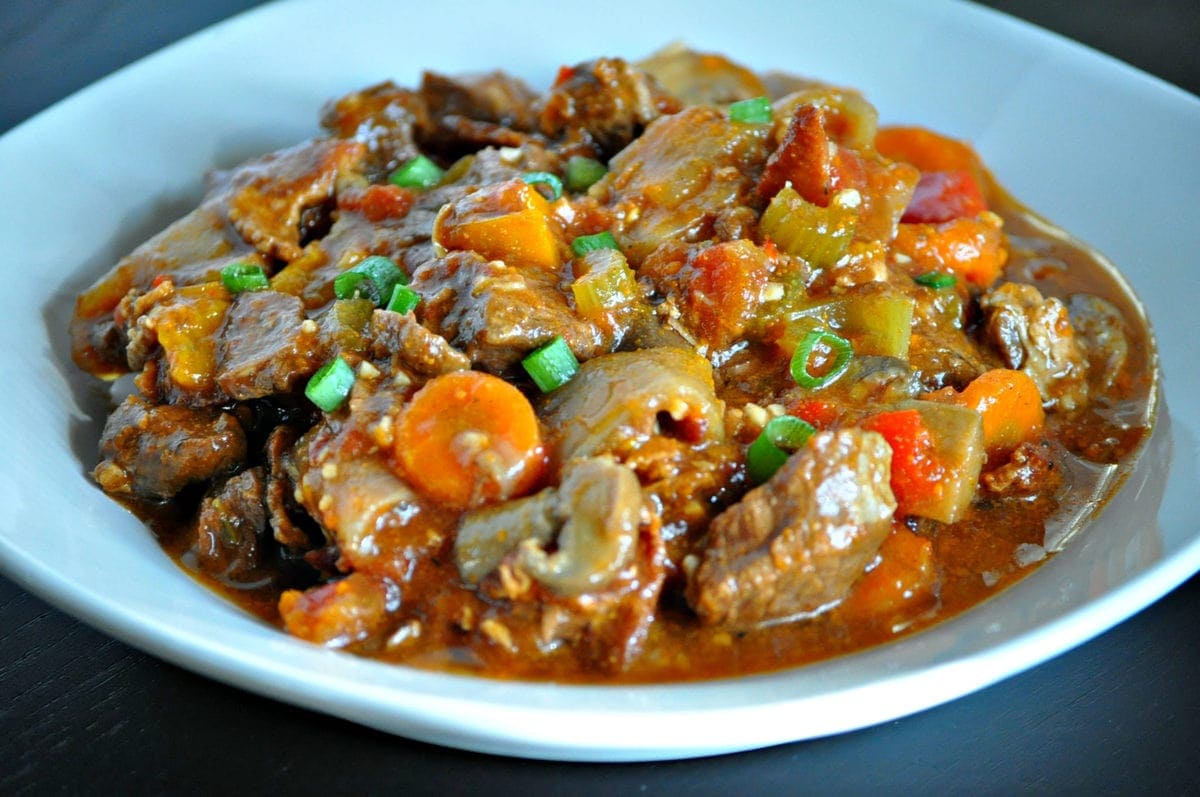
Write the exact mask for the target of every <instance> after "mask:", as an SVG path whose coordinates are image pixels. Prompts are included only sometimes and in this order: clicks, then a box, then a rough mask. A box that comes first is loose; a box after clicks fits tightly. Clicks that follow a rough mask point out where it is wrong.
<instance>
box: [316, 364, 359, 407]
mask: <svg viewBox="0 0 1200 797" xmlns="http://www.w3.org/2000/svg"><path fill="white" fill-rule="evenodd" d="M352 387H354V369H353V368H351V367H350V366H349V364H347V363H346V361H345V360H343V359H342V358H341V357H334V358H333V359H332V360H330V361H329V362H327V363H325V364H324V365H322V366H321V369H320V370H319V371H317V372H316V373H315V374H313V375H312V379H310V380H308V384H307V385H306V386H305V388H304V395H306V396H308V400H309V401H311V402H312V403H313V404H316V405H317V406H318V407H320V408H321V409H323V410H325V412H333V411H334V410H336V409H337V408H338V407H340V406H342V402H344V401H345V400H346V397H347V396H349V395H350V388H352Z"/></svg>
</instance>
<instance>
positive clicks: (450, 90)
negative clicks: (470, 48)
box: [419, 71, 537, 156]
mask: <svg viewBox="0 0 1200 797" xmlns="http://www.w3.org/2000/svg"><path fill="white" fill-rule="evenodd" d="M420 94H421V99H422V100H423V101H424V103H425V107H426V109H427V111H428V114H429V122H430V124H429V126H428V129H422V130H421V136H420V139H419V141H420V143H421V145H422V146H423V147H424V148H425V149H426V150H432V151H434V152H438V153H441V154H444V155H447V156H454V155H459V154H462V153H464V152H473V151H475V150H476V149H479V148H480V147H481V146H485V145H489V144H491V145H497V146H509V147H511V146H520V145H521V143H522V142H524V141H526V140H527V139H528V138H529V137H528V136H527V135H525V133H528V132H532V131H533V130H535V129H536V128H537V114H536V113H535V111H534V109H533V103H534V100H536V99H537V95H536V94H534V92H533V91H532V90H530V88H529V87H528V86H526V85H525V83H524V82H522V81H521V80H519V79H517V78H514V77H511V76H509V75H506V74H504V73H503V72H499V71H497V72H488V73H486V74H482V75H460V76H457V77H449V76H447V75H440V74H438V73H436V72H426V73H425V74H424V76H423V77H422V79H421V91H420Z"/></svg>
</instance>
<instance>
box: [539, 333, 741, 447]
mask: <svg viewBox="0 0 1200 797" xmlns="http://www.w3.org/2000/svg"><path fill="white" fill-rule="evenodd" d="M542 419H543V421H544V423H545V426H546V428H547V429H552V430H554V432H553V434H554V440H553V444H554V455H555V458H556V459H557V460H558V461H559V462H567V461H569V460H571V459H574V458H577V457H590V456H595V455H596V454H607V453H615V454H618V458H620V455H622V454H627V453H629V452H630V451H632V450H634V449H636V448H637V447H638V446H640V445H641V444H642V443H644V442H645V441H646V440H647V439H649V437H650V436H651V435H654V434H659V433H662V432H663V431H664V430H663V428H662V427H663V424H664V423H667V424H668V425H669V426H670V427H671V429H672V430H673V431H674V432H675V433H677V434H678V435H680V436H684V437H686V438H687V441H688V442H690V443H699V442H701V441H705V440H719V439H721V438H722V437H724V435H725V426H724V405H723V404H722V402H721V401H720V400H719V399H717V397H716V393H715V392H714V389H713V376H712V366H711V365H709V362H708V360H706V359H704V358H703V357H701V356H700V355H698V354H696V353H695V352H694V351H690V350H687V349H680V348H674V347H665V346H664V347H662V348H657V349H641V350H638V351H629V352H617V353H615V354H606V355H603V356H600V357H595V358H593V359H591V360H588V361H587V362H586V363H584V364H583V366H582V367H581V368H580V369H579V373H578V374H576V375H575V377H574V378H573V379H572V380H571V381H570V382H569V383H567V384H566V385H565V386H563V387H562V388H559V389H558V390H556V391H554V393H552V394H551V395H550V399H549V401H548V402H547V403H546V406H545V411H544V413H543V415H542Z"/></svg>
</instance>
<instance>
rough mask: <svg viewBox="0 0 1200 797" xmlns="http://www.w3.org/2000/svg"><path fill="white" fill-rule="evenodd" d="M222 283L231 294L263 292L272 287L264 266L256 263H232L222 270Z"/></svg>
mask: <svg viewBox="0 0 1200 797" xmlns="http://www.w3.org/2000/svg"><path fill="white" fill-rule="evenodd" d="M221 282H223V283H224V284H225V287H226V289H228V291H229V292H230V293H241V292H242V291H261V290H265V289H267V288H269V287H271V282H270V280H268V279H267V274H266V272H265V271H263V269H262V266H259V265H256V264H254V263H230V264H229V265H228V266H226V267H225V268H223V269H221Z"/></svg>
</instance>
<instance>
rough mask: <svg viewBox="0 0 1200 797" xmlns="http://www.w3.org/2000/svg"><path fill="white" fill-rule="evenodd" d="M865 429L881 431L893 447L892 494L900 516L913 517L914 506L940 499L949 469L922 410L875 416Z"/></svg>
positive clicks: (885, 413)
mask: <svg viewBox="0 0 1200 797" xmlns="http://www.w3.org/2000/svg"><path fill="white" fill-rule="evenodd" d="M861 426H862V428H864V429H868V430H870V431H873V432H879V434H881V435H883V437H884V439H885V440H887V442H888V445H890V446H891V447H892V493H894V494H895V496H896V504H897V507H896V515H897V516H902V515H907V514H911V511H910V510H911V507H912V506H913V505H915V504H923V503H926V502H929V501H934V500H937V498H938V496H939V494H940V493H941V492H942V490H943V487H942V479H943V477H944V476H945V474H946V468H945V466H944V465H943V464H942V462H941V460H939V459H938V456H937V449H936V446H935V445H934V440H933V435H931V434H930V432H929V429H928V428H927V427H926V426H925V421H924V419H923V418H922V417H921V413H920V412H919V411H918V410H915V409H912V410H893V411H890V412H881V413H879V414H878V415H872V416H871V417H870V418H867V419H866V420H865V421H863V422H862V424H861Z"/></svg>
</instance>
